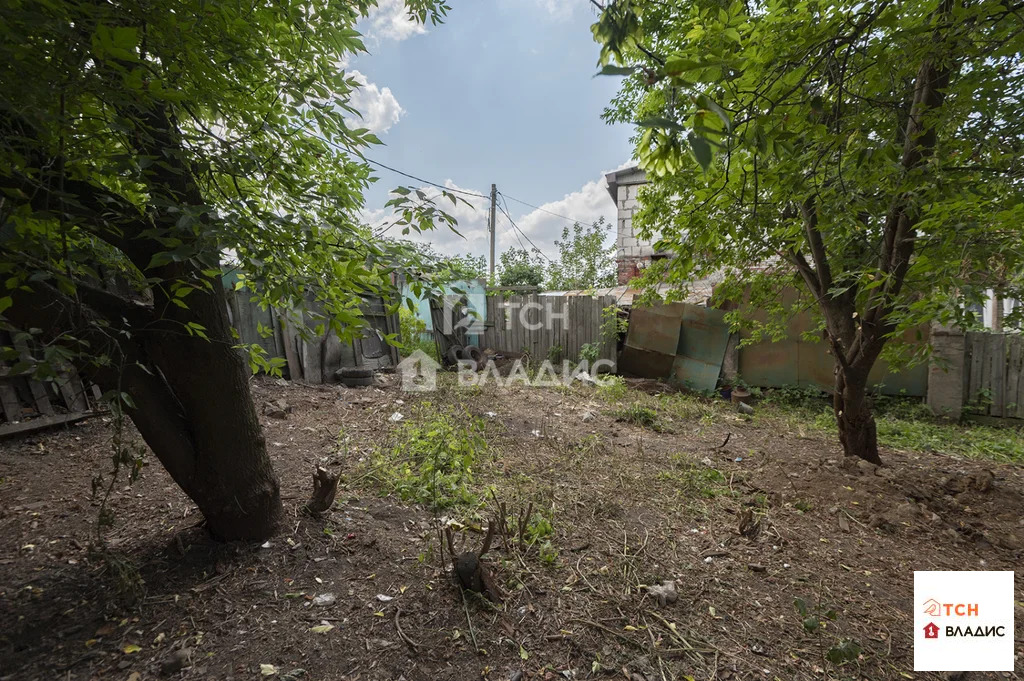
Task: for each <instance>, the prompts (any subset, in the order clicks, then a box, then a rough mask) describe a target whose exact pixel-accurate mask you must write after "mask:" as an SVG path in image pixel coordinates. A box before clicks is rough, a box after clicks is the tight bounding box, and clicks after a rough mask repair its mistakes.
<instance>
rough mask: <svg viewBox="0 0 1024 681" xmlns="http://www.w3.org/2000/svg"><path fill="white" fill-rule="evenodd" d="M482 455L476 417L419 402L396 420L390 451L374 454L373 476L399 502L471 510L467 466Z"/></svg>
mask: <svg viewBox="0 0 1024 681" xmlns="http://www.w3.org/2000/svg"><path fill="white" fill-rule="evenodd" d="M486 452H487V440H486V439H485V438H484V423H483V421H482V420H481V419H479V418H476V417H473V416H471V415H470V414H468V413H465V412H462V413H459V414H454V413H451V412H448V411H442V410H440V409H438V408H436V407H434V406H433V405H431V404H430V403H424V404H422V405H420V406H419V407H418V408H417V410H416V412H415V414H414V415H413V416H412V417H411V418H409V419H408V420H407V421H403V422H401V424H400V425H399V426H398V428H397V429H396V431H395V432H394V434H393V444H392V445H391V447H390V448H389V449H387V450H385V451H380V452H378V453H377V454H376V456H375V457H374V461H373V463H374V468H375V471H374V472H375V474H376V477H377V479H378V480H380V481H381V482H382V483H383V484H384V485H385V487H386V488H387V489H388V490H389V491H391V492H394V493H396V494H397V495H398V496H399V497H401V498H402V499H403V500H405V501H415V502H418V503H423V504H430V505H431V506H432V507H433V508H435V509H442V508H450V507H453V506H475V505H477V504H478V503H479V499H478V498H477V496H476V494H475V493H474V492H473V489H472V484H473V464H474V462H475V461H476V460H477V457H478V456H480V455H482V454H485V453H486Z"/></svg>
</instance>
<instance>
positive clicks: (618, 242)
mask: <svg viewBox="0 0 1024 681" xmlns="http://www.w3.org/2000/svg"><path fill="white" fill-rule="evenodd" d="M605 180H607V182H608V194H610V195H611V197H612V200H613V201H615V208H616V219H615V229H616V239H615V246H616V252H615V261H616V265H617V266H618V281H619V284H628V283H629V280H630V279H633V278H634V277H637V276H639V275H640V273H641V272H642V271H643V270H644V269H645V268H646V267H647V266H648V265H650V264H651V261H652V260H654V259H657V258H663V257H665V256H666V254H665V253H661V252H658V251H656V250H655V248H654V244H653V241H645V240H642V239H640V238H639V237H638V236H637V235H636V233H634V232H633V212H634V211H635V210H636V209H637V207H638V203H637V192H639V190H640V187H641V186H642V185H644V184H646V183H647V175H646V173H644V171H642V170H640V169H639V168H637V167H635V166H633V167H630V168H623V169H622V170H616V171H614V172H611V173H608V174H607V175H605ZM655 240H656V239H655Z"/></svg>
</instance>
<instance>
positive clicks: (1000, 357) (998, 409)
mask: <svg viewBox="0 0 1024 681" xmlns="http://www.w3.org/2000/svg"><path fill="white" fill-rule="evenodd" d="M988 343H989V347H990V349H991V357H992V359H991V367H992V368H991V376H992V384H991V390H992V407H991V409H989V413H990V414H992V416H997V417H1000V418H1002V416H1003V411H1004V407H1005V406H1006V334H1004V333H993V334H990V335H989V339H988Z"/></svg>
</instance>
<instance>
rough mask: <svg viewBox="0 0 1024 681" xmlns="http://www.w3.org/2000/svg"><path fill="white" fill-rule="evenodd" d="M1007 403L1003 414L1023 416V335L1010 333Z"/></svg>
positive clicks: (1007, 361) (1008, 339)
mask: <svg viewBox="0 0 1024 681" xmlns="http://www.w3.org/2000/svg"><path fill="white" fill-rule="evenodd" d="M1006 344H1007V353H1006V354H1007V359H1006V405H1005V407H1004V413H1003V416H1005V417H1007V418H1021V416H1022V414H1024V412H1022V411H1021V403H1020V379H1021V366H1020V365H1021V336H1020V334H1016V333H1015V334H1008V335H1007V337H1006Z"/></svg>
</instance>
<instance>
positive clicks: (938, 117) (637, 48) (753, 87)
mask: <svg viewBox="0 0 1024 681" xmlns="http://www.w3.org/2000/svg"><path fill="white" fill-rule="evenodd" d="M1020 10H1021V7H1020V6H1019V5H1017V6H1014V5H1011V4H1007V3H1003V2H999V1H996V0H981V1H978V2H961V1H959V0H955V1H954V0H915V1H913V2H899V3H895V2H890V1H889V0H882V1H880V2H869V3H863V2H853V1H849V2H829V3H819V2H813V1H809V0H769V1H768V2H761V3H754V4H750V3H747V4H744V3H740V2H731V3H730V2H721V1H719V0H696V1H692V2H691V1H687V2H679V1H674V0H670V1H667V2H653V1H635V0H611V1H610V2H609V3H608V4H607V5H606V6H605V8H604V10H603V11H602V12H601V14H600V16H599V18H598V21H597V22H596V23H595V24H594V26H593V32H594V36H595V38H596V40H597V41H598V42H599V43H600V44H601V46H602V51H601V65H602V69H601V73H605V74H620V75H625V76H626V79H625V81H624V82H623V86H622V89H621V92H620V94H619V96H618V97H617V99H616V100H615V102H614V103H613V104H612V106H611V107H610V108H609V109H608V110H607V111H606V112H605V116H606V117H607V119H608V120H611V121H631V122H635V123H636V126H637V134H636V137H635V142H636V158H638V159H639V161H640V164H641V166H642V167H643V168H645V169H646V170H647V171H648V173H649V175H650V177H651V178H652V182H651V184H650V185H649V186H648V188H647V189H646V190H645V191H643V192H642V193H641V203H642V204H643V209H642V210H641V211H640V213H639V215H638V216H637V218H636V225H637V227H638V228H639V229H641V230H644V231H646V232H647V233H648V234H650V233H654V232H656V231H660V233H661V234H662V243H661V244H659V248H662V249H665V250H668V251H670V252H672V253H674V255H675V257H674V258H672V259H671V260H670V261H666V262H663V263H661V264H662V265H663V266H664V267H663V268H658V269H657V271H656V272H652V274H651V275H650V276H664V277H665V278H667V280H668V281H670V282H672V283H674V284H677V285H678V286H679V287H680V288H685V286H686V283H687V282H689V281H691V280H693V279H696V278H700V277H704V276H707V275H710V274H712V273H714V272H722V273H723V274H725V282H726V283H725V284H724V285H723V286H721V287H719V289H718V291H717V294H718V297H719V299H723V298H733V299H740V298H743V297H744V296H746V300H748V301H750V302H751V303H753V304H754V306H757V307H762V308H763V307H768V308H773V309H774V311H775V312H776V314H771V315H769V316H768V318H769V322H768V326H767V327H762V329H761V330H762V331H769V332H772V333H779V332H780V331H781V326H780V325H779V324H778V322H781V321H784V320H785V319H786V315H784V314H778V313H780V312H782V310H780V309H778V308H779V307H780V305H781V303H780V302H779V301H780V300H781V296H780V295H779V293H780V291H781V289H782V288H783V287H785V286H791V285H796V286H798V287H800V288H801V289H802V290H803V291H805V293H806V294H807V295H806V296H805V297H804V298H803V299H802V300H801V301H800V303H799V304H801V305H805V306H806V305H810V306H812V307H814V308H815V309H816V310H817V311H818V312H819V314H820V318H821V319H822V325H823V328H824V329H825V330H826V336H827V339H828V342H829V344H830V348H831V350H832V352H833V354H834V356H835V358H836V362H837V376H838V378H837V388H836V391H837V396H840V397H837V402H836V410H837V415H838V416H839V418H840V432H841V436H842V437H843V438H844V445H848V446H847V452H848V453H858V454H861V455H864V456H866V457H867V458H872V459H877V452H876V451H875V448H874V444H873V440H874V436H873V422H871V419H870V414H869V413H865V411H864V409H862V408H861V405H860V401H858V400H857V399H855V398H853V397H849V396H848V397H849V399H846V400H844V399H842V398H841V395H842V394H843V393H849V395H850V396H853V395H856V394H858V393H863V390H864V388H865V386H864V382H865V381H866V375H867V371H868V370H869V369H870V367H871V366H872V365H873V364H874V362H875V360H876V359H877V357H878V356H879V354H880V352H881V351H882V349H883V348H884V346H885V345H886V343H887V341H889V340H890V339H892V338H895V337H897V336H898V335H899V334H900V332H901V331H903V330H905V329H912V328H915V327H919V326H920V325H922V324H928V323H931V322H932V321H940V322H946V323H949V322H961V323H966V322H969V321H970V320H969V319H968V314H969V313H968V312H967V310H968V308H969V304H970V303H972V302H977V301H979V300H980V299H981V297H982V295H983V293H984V291H985V290H986V289H994V290H995V291H996V292H997V293H998V294H1000V295H1003V296H1011V297H1018V298H1019V297H1021V288H1022V272H1024V262H1022V249H1021V248H1020V243H1021V233H1022V232H1021V225H1022V224H1024V202H1022V200H1021V199H1022V193H1021V188H1022V173H1024V167H1022V164H1021V161H1020V159H1021V152H1022V147H1024V128H1022V125H1024V123H1022V119H1021V117H1020V115H1019V106H1020V104H1019V103H1020V101H1022V99H1024V65H1022V61H1021V52H1022V50H1024V30H1022V28H1024V26H1022V23H1024V18H1022V14H1021V11H1020ZM740 318H741V316H740V315H739V314H737V315H734V319H736V320H737V321H739V320H740ZM773 320H774V321H775V322H776V323H774V324H773ZM850 400H852V401H850ZM848 419H855V420H856V421H857V424H855V425H857V428H855V429H854V430H857V431H858V432H860V433H864V434H865V437H866V440H865V441H861V442H859V444H856V445H850V444H849V443H848V439H849V438H848V437H847V435H843V433H844V432H845V431H844V429H843V426H844V420H848ZM847 425H849V424H847ZM861 426H863V427H861ZM867 440H870V442H868V441H867Z"/></svg>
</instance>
